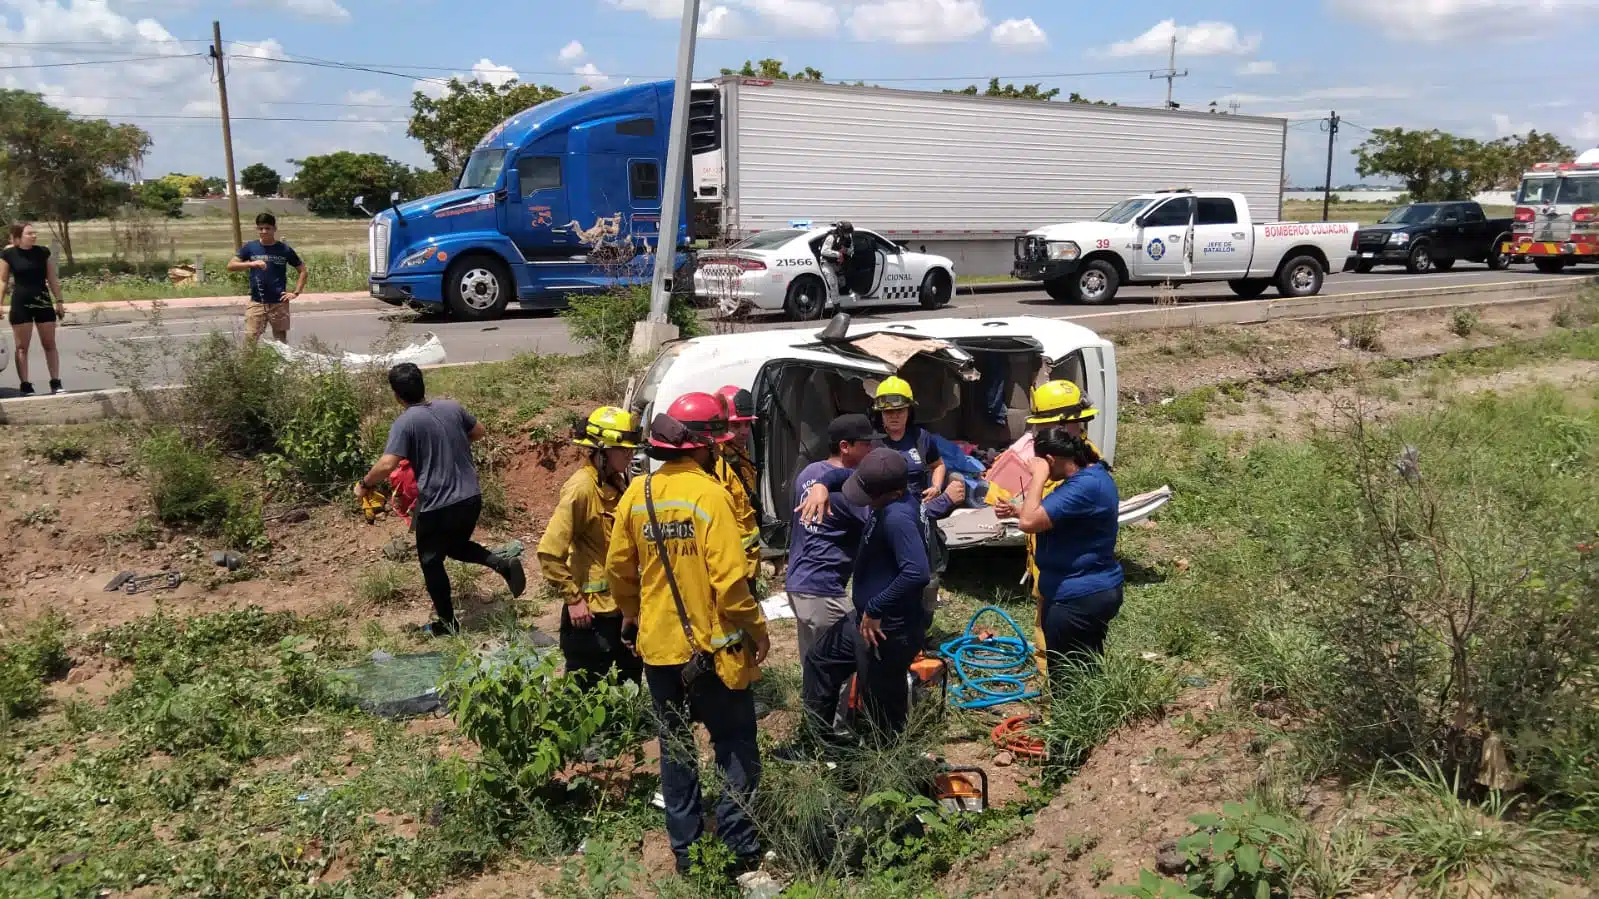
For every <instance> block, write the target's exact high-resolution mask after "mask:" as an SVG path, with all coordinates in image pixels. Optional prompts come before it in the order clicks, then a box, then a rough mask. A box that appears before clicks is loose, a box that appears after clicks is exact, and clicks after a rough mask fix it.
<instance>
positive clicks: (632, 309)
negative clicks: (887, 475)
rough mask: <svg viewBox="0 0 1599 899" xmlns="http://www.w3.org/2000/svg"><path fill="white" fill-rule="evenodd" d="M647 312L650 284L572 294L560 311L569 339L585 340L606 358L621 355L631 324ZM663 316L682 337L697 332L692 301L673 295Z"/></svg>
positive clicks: (629, 341) (631, 337) (639, 320)
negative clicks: (568, 302) (570, 334)
mask: <svg viewBox="0 0 1599 899" xmlns="http://www.w3.org/2000/svg"><path fill="white" fill-rule="evenodd" d="M649 312H650V288H649V287H647V286H640V287H618V288H616V289H613V290H607V291H602V292H599V293H593V294H573V295H572V296H571V298H570V305H569V306H568V307H567V308H566V310H564V311H563V312H562V313H561V317H562V318H563V319H565V320H566V326H567V328H568V329H569V330H570V331H571V332H572V339H573V340H576V341H577V342H579V343H584V344H588V345H589V346H590V347H592V348H594V350H595V351H597V352H599V353H601V354H603V355H604V356H605V357H606V358H610V359H615V358H619V357H625V356H626V355H627V353H628V347H629V345H630V343H631V342H632V340H633V326H634V325H636V324H638V323H639V322H641V321H643V320H644V319H645V318H647V317H648V316H649ZM667 317H668V318H669V319H670V321H671V323H672V324H674V325H676V326H677V329H678V334H679V335H680V336H682V337H685V338H686V337H694V336H697V335H698V334H699V328H700V321H699V315H698V314H697V313H696V312H695V310H694V307H693V305H692V304H690V303H688V302H687V301H686V300H685V299H683V298H680V297H673V299H672V303H671V306H670V308H669V309H668V312H667Z"/></svg>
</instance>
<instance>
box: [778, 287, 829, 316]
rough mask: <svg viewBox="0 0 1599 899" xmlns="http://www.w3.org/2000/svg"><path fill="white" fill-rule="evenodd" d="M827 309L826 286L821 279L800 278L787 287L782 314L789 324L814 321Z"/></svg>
mask: <svg viewBox="0 0 1599 899" xmlns="http://www.w3.org/2000/svg"><path fill="white" fill-rule="evenodd" d="M826 308H827V285H825V284H823V283H822V279H821V278H816V277H810V276H802V277H799V278H795V279H794V282H793V283H792V284H790V285H788V293H787V294H786V295H785V296H784V297H783V312H784V313H785V315H786V317H787V318H788V320H789V321H791V322H809V321H816V320H817V319H819V318H821V317H822V312H823V311H825V310H826Z"/></svg>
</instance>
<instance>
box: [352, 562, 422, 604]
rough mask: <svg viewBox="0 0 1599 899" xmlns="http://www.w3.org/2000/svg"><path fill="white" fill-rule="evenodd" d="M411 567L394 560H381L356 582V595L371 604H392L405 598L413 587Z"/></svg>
mask: <svg viewBox="0 0 1599 899" xmlns="http://www.w3.org/2000/svg"><path fill="white" fill-rule="evenodd" d="M409 572H410V569H409V568H408V567H406V566H401V565H396V564H395V563H393V562H379V563H378V564H377V567H376V568H372V569H369V570H367V571H366V572H365V573H363V574H362V575H361V577H360V579H359V580H357V581H356V584H355V595H356V597H357V598H358V599H360V600H361V602H363V603H366V604H367V605H371V606H391V605H395V604H397V603H400V602H402V601H404V600H405V598H406V596H407V594H408V593H409V592H410V589H411V580H410V578H409V577H407V575H408V574H409Z"/></svg>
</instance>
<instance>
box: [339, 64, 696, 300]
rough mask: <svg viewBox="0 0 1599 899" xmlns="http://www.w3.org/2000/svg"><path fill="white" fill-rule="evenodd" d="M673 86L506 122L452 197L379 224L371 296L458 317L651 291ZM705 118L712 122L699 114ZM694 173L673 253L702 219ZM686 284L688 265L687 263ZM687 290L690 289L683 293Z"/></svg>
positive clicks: (604, 96) (578, 100)
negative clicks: (620, 288) (621, 288)
mask: <svg viewBox="0 0 1599 899" xmlns="http://www.w3.org/2000/svg"><path fill="white" fill-rule="evenodd" d="M672 88H673V83H672V82H671V81H657V82H651V83H648V84H636V85H627V86H623V87H619V88H614V89H611V90H604V91H583V92H579V93H575V94H568V95H566V96H564V97H560V98H558V99H555V100H551V101H549V102H546V103H541V104H539V105H538V106H534V107H532V108H530V109H525V110H523V111H522V112H519V113H517V114H516V115H514V116H512V117H510V118H509V119H506V120H505V121H504V122H502V123H500V124H499V125H497V126H496V127H494V128H493V129H492V130H490V131H489V132H488V133H487V134H485V135H484V136H483V139H482V140H481V141H480V142H479V143H478V145H477V147H476V149H474V150H473V151H472V154H471V156H470V157H469V158H468V160H467V162H466V165H465V166H464V167H463V169H462V171H461V173H460V177H459V178H458V179H457V181H456V186H455V189H454V190H451V191H448V192H446V193H442V194H438V195H436V196H431V197H424V198H422V199H419V200H411V201H409V202H405V203H399V204H396V205H394V206H392V207H391V208H389V209H386V210H384V211H382V212H379V213H377V214H376V215H374V216H373V217H372V224H371V227H370V234H369V247H368V250H369V256H370V258H369V262H370V266H371V268H370V272H371V274H370V276H369V283H370V285H371V291H372V296H374V297H376V298H378V299H380V300H383V301H385V302H388V303H391V304H393V305H409V306H414V307H418V308H421V309H423V310H425V311H429V312H446V311H447V312H448V313H449V314H451V315H454V316H456V317H459V318H463V319H469V320H487V319H494V318H498V317H500V315H502V314H503V313H504V312H505V310H506V308H507V306H509V305H510V304H511V303H513V302H515V303H519V304H520V305H522V306H523V307H524V308H534V309H550V308H559V307H562V306H565V305H566V303H567V299H568V297H569V296H570V295H571V294H573V293H585V292H595V291H602V290H606V289H610V288H613V287H615V286H617V285H619V284H620V285H636V284H647V283H649V281H650V279H651V276H652V275H653V273H654V266H655V259H654V253H655V246H656V245H657V242H658V238H659V236H660V225H661V202H662V200H661V197H662V195H663V193H664V191H663V189H662V188H663V180H662V173H663V172H664V171H665V169H666V147H667V139H668V135H669V133H670V130H671V127H670V125H671V120H672V102H673V99H672ZM707 88H708V89H702V88H699V87H696V88H695V92H694V93H695V96H694V100H693V103H692V107H691V108H694V109H695V115H694V119H696V120H697V121H699V122H702V123H703V124H702V125H701V126H700V129H699V132H698V133H696V134H695V135H694V140H693V141H691V143H692V144H693V146H694V148H695V150H697V151H703V150H705V149H707V148H710V149H714V148H715V147H711V144H713V143H715V144H717V146H718V147H719V143H718V142H719V139H720V135H719V124H717V123H714V121H713V120H714V118H715V117H716V116H715V113H716V110H715V109H713V108H712V107H713V106H714V105H715V104H717V102H718V100H717V89H716V88H715V87H714V86H707ZM702 106H703V107H704V109H705V113H704V114H701V113H700V109H699V107H702ZM691 169H692V167H691V166H685V171H684V172H682V173H680V177H682V178H683V181H684V184H683V190H682V191H681V193H680V196H681V197H682V202H683V210H682V214H681V216H680V217H679V222H680V225H679V229H678V235H677V240H676V241H675V246H676V247H678V248H684V247H686V245H687V235H688V232H689V225H690V220H691V218H692V215H691V213H690V209H691V208H692V203H693V196H694V194H693V191H692V189H691V185H690V184H689V183H688V182H689V176H690V171H691ZM677 264H678V267H679V270H680V279H681V278H682V277H683V276H684V275H686V269H687V267H688V264H689V263H688V256H687V255H686V254H683V253H679V256H678V260H677ZM684 283H686V282H684Z"/></svg>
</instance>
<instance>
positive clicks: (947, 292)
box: [919, 268, 955, 309]
mask: <svg viewBox="0 0 1599 899" xmlns="http://www.w3.org/2000/svg"><path fill="white" fill-rule="evenodd" d="M954 292H955V285H953V284H951V283H950V280H949V273H948V272H946V271H944V270H943V269H941V268H935V269H933V270H932V271H930V272H928V273H927V274H926V275H925V276H924V277H923V278H922V290H921V293H920V295H919V299H920V300H921V303H922V308H923V309H939V308H942V307H944V306H945V305H948V303H949V298H950V296H951V295H953V294H954Z"/></svg>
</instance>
